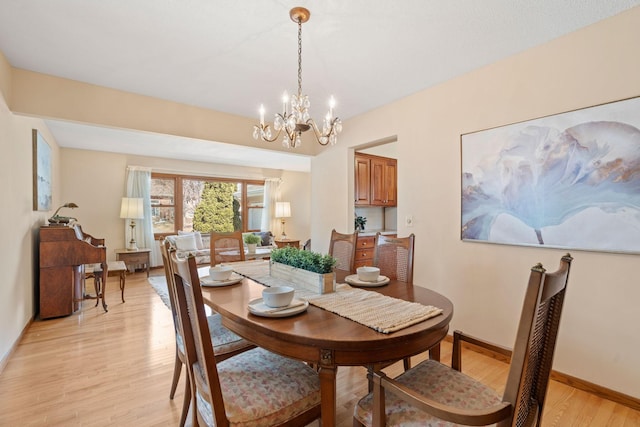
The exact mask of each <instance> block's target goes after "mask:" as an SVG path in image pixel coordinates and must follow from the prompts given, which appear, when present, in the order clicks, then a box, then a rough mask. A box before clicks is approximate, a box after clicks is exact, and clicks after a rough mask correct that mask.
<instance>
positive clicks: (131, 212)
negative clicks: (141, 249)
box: [120, 197, 144, 251]
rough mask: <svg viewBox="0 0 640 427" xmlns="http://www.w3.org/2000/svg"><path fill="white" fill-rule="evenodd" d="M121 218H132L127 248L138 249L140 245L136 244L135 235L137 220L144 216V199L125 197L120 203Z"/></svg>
mask: <svg viewBox="0 0 640 427" xmlns="http://www.w3.org/2000/svg"><path fill="white" fill-rule="evenodd" d="M120 218H123V219H129V220H131V223H130V224H129V227H131V240H129V244H128V245H127V250H128V251H137V250H138V245H137V244H136V236H135V228H136V221H135V220H136V219H142V218H144V206H143V204H142V199H140V198H135V197H123V198H122V204H121V205H120Z"/></svg>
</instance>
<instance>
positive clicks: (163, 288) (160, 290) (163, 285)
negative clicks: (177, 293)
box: [147, 276, 171, 309]
mask: <svg viewBox="0 0 640 427" xmlns="http://www.w3.org/2000/svg"><path fill="white" fill-rule="evenodd" d="M147 280H149V284H150V285H151V287H152V288H153V290H154V291H156V293H157V294H158V296H159V297H160V299H161V300H162V302H163V303H164V305H166V306H167V308H168V309H171V300H169V291H168V289H167V279H166V278H165V277H164V276H151V277H149V279H147Z"/></svg>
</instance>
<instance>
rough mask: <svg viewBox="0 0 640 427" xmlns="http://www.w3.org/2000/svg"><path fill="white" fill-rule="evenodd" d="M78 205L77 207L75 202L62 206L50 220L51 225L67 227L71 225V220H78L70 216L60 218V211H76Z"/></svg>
mask: <svg viewBox="0 0 640 427" xmlns="http://www.w3.org/2000/svg"><path fill="white" fill-rule="evenodd" d="M77 207H78V205H76V204H75V203H73V202H68V203H65V204H64V205H62V206H60V207H59V208H58V209H57V210H56V211H55V212H54V214H53V216H51V218H49V220H48V221H49V225H67V224H69V222H71V220H74V221H75V220H76V219H75V218H73V217H70V216H58V212H60V209H62V208H70V209H75V208H77Z"/></svg>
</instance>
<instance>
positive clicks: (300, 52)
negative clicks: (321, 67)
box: [298, 19, 302, 96]
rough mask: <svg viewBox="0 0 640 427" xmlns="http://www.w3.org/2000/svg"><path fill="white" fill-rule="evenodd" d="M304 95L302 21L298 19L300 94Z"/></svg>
mask: <svg viewBox="0 0 640 427" xmlns="http://www.w3.org/2000/svg"><path fill="white" fill-rule="evenodd" d="M300 95H302V21H301V20H300V19H298V96H300Z"/></svg>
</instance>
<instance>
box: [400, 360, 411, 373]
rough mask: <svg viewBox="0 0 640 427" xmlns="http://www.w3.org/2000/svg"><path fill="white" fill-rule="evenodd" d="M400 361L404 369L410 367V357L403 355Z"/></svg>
mask: <svg viewBox="0 0 640 427" xmlns="http://www.w3.org/2000/svg"><path fill="white" fill-rule="evenodd" d="M402 363H403V364H404V370H405V371H407V370H409V369H411V358H410V357H405V358H404V359H402Z"/></svg>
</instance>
